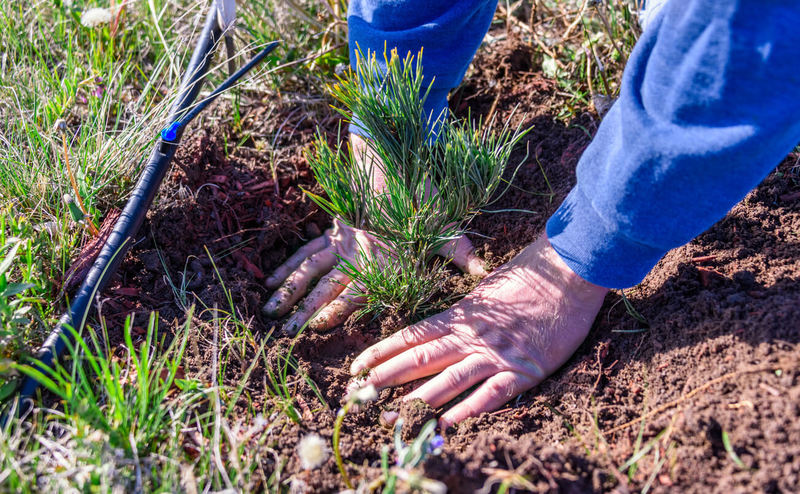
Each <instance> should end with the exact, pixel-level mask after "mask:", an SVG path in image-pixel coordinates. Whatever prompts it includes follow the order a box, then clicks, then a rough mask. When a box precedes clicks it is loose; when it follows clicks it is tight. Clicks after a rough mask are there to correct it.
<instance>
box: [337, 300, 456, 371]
mask: <svg viewBox="0 0 800 494" xmlns="http://www.w3.org/2000/svg"><path fill="white" fill-rule="evenodd" d="M447 314H448V312H442V313H440V314H437V315H435V316H433V317H429V318H428V319H425V320H424V321H422V322H419V323H417V324H414V325H413V326H408V327H407V328H404V329H402V330H400V331H398V332H397V333H395V334H393V335H392V336H390V337H388V338H386V339H385V340H382V341H379V342H378V343H376V344H374V345H372V346H371V347H369V348H367V349H366V350H364V351H363V352H361V354H360V355H359V356H358V357H356V358H355V360H353V363H352V364H350V373H351V374H352V375H356V374H358V373H359V372H361V371H362V370H364V369H367V368H372V367H375V366H376V365H378V364H380V363H382V362H385V361H386V360H388V359H390V358H392V357H394V356H395V355H398V354H399V353H402V352H403V351H405V350H408V349H409V348H411V347H414V346H417V345H421V344H422V343H426V342H428V341H431V340H435V339H436V338H440V337H442V336H444V335H446V334H448V333H449V332H450V330H449V328H448V325H447V323H446V316H447Z"/></svg>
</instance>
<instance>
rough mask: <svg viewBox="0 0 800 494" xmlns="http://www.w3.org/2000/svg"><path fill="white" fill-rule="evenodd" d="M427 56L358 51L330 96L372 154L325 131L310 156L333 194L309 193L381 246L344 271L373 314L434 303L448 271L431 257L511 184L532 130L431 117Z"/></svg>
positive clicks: (345, 266) (318, 175)
mask: <svg viewBox="0 0 800 494" xmlns="http://www.w3.org/2000/svg"><path fill="white" fill-rule="evenodd" d="M421 60H422V53H420V54H419V56H416V57H414V56H412V55H411V54H409V55H407V56H406V57H405V58H400V57H399V56H398V54H397V53H396V52H394V51H393V52H391V53H389V54H384V64H385V70H382V69H381V67H380V65H379V64H378V62H377V59H376V56H375V54H374V53H367V55H366V56H365V55H364V54H363V53H360V52H359V54H358V58H357V61H356V69H355V71H352V70H351V71H349V72H348V73H347V74H345V75H344V76H343V77H341V78H339V81H338V83H337V84H335V85H334V86H332V88H331V94H332V96H333V98H334V99H335V100H336V102H337V103H338V104H339V105H340V106H338V107H336V110H337V111H338V112H339V113H340V114H342V115H343V116H344V117H345V118H346V119H350V118H352V120H353V121H354V122H356V125H357V126H358V128H359V129H360V130H362V131H363V132H364V133H365V134H367V135H369V136H370V138H369V139H368V140H367V147H368V149H367V151H365V152H363V153H361V154H360V155H356V152H355V151H353V149H352V148H351V147H350V146H347V147H346V149H344V148H343V147H342V146H341V145H338V146H337V147H335V148H334V147H331V145H330V144H329V143H328V141H327V140H326V139H325V138H324V137H323V136H322V135H321V134H320V135H318V137H317V139H316V142H315V150H314V152H313V153H310V154H309V156H308V159H309V163H310V166H311V168H312V170H313V172H314V175H315V177H316V178H317V181H318V182H319V184H320V185H321V186H322V188H323V190H324V191H325V193H326V197H323V196H320V195H317V194H313V193H311V192H308V191H306V193H307V194H308V195H309V196H310V197H311V198H312V199H313V200H314V201H315V202H316V203H317V204H319V205H320V206H321V207H322V208H323V209H325V210H326V211H327V212H328V213H330V214H331V215H333V216H335V217H336V218H338V219H339V220H340V221H342V222H343V223H345V224H347V225H349V226H351V227H353V228H357V229H361V230H365V231H367V232H368V233H370V234H372V235H373V236H374V237H375V238H376V239H377V240H378V247H377V248H376V249H375V250H374V251H373V252H365V250H364V249H362V251H361V252H360V254H359V255H358V256H357V258H356V262H355V263H353V262H350V261H347V260H343V262H342V266H341V268H340V269H342V271H344V272H345V273H346V274H347V275H348V276H349V277H350V279H351V280H353V282H354V286H355V290H356V291H357V292H358V294H359V295H362V296H363V297H364V298H365V300H366V305H365V308H364V311H366V312H373V311H380V310H382V309H394V310H398V311H404V312H412V313H413V312H417V311H421V310H425V309H426V308H428V307H429V306H430V301H431V299H432V298H433V296H434V295H435V294H436V292H437V291H438V290H439V288H440V286H441V280H442V277H443V274H444V270H445V263H442V262H433V258H434V256H435V255H436V254H437V252H439V251H440V250H441V249H442V248H443V247H444V246H445V245H446V244H447V243H448V242H450V241H452V240H454V239H457V238H458V237H459V236H461V235H463V234H464V232H465V230H466V228H467V226H468V225H469V223H470V221H471V220H472V219H473V218H474V217H475V216H476V215H478V214H480V212H481V211H482V210H483V209H484V208H486V207H487V206H489V205H491V204H492V203H494V202H495V201H496V200H497V199H499V197H500V196H501V195H502V194H503V193H504V192H505V190H506V189H507V188H508V185H509V184H510V181H509V182H506V181H505V180H504V178H503V174H504V172H505V169H506V163H507V161H508V159H509V156H510V155H511V151H512V149H513V148H514V146H515V145H516V144H517V143H518V142H519V140H520V139H521V138H522V137H523V136H524V134H525V131H523V130H521V128H520V127H518V128H516V129H512V128H510V127H509V126H508V124H506V125H504V126H503V127H502V130H501V131H500V132H499V133H497V134H494V133H492V132H491V131H490V130H488V129H489V128H491V127H492V125H487V126H483V125H482V122H481V121H480V120H479V119H478V120H474V119H471V118H466V119H463V120H455V119H453V118H447V117H448V116H449V115H448V111H447V110H445V111H443V112H442V113H441V114H439V115H434V114H432V113H431V114H428V113H426V111H425V106H424V105H425V101H426V99H427V97H428V94H429V92H430V88H431V83H429V82H427V81H425V80H424V78H423V73H422V62H421ZM373 156H374V159H373V158H372V157H373ZM377 175H381V176H383V177H384V179H385V185H384V186H383V187H382V188H381V189H380V190H377V189H376V188H375V187H373V185H372V181H373V178H374V177H375V176H377ZM362 247H363V246H362Z"/></svg>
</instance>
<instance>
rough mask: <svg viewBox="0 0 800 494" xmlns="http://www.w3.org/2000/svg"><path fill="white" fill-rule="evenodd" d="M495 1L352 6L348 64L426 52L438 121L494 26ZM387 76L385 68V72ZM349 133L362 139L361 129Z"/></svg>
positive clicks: (387, 0) (397, 0)
mask: <svg viewBox="0 0 800 494" xmlns="http://www.w3.org/2000/svg"><path fill="white" fill-rule="evenodd" d="M496 7H497V0H455V1H454V0H351V1H350V5H349V8H348V12H347V26H348V32H349V44H350V60H351V63H353V62H354V61H355V60H356V57H355V51H356V50H357V49H360V50H361V51H362V52H363V53H365V54H366V53H367V50H369V51H371V52H374V53H376V54H377V60H378V62H379V63H381V65H383V63H382V62H381V59H382V57H381V56H382V55H383V53H384V49H386V50H388V51H390V50H392V49H395V48H396V49H397V52H398V54H399V55H400V56H401V57H404V56H405V55H406V54H407V53H409V52H410V53H411V54H412V55H414V56H416V55H417V54H418V53H419V51H420V49H421V48H422V49H424V50H423V57H422V61H423V64H424V66H425V73H424V76H425V80H426V81H430V80H431V79H433V86H432V87H431V91H430V93H429V94H428V99H427V100H426V101H425V111H426V112H428V113H431V112H432V113H433V115H434V116H438V115H439V113H440V112H441V111H442V110H443V109H444V108H446V107H447V93H448V92H450V90H451V89H453V88H454V87H456V86H458V85H459V83H460V82H461V79H462V78H463V77H464V73H465V72H466V70H467V67H468V66H469V63H470V61H472V57H473V56H474V55H475V51H477V49H478V47H479V46H480V44H481V41H482V40H483V36H484V35H485V34H486V31H487V30H488V29H489V25H490V24H491V22H492V17H493V16H494V11H495V8H496ZM381 68H382V69H384V70H385V68H386V67H383V66H382V67H381ZM350 131H351V132H354V133H356V134H361V135H363V132H362V131H361V129H359V128H358V126H357V125H351V126H350Z"/></svg>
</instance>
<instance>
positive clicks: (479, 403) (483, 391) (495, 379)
mask: <svg viewBox="0 0 800 494" xmlns="http://www.w3.org/2000/svg"><path fill="white" fill-rule="evenodd" d="M536 384H537V383H536V382H534V381H533V380H531V379H530V378H526V377H523V376H521V375H519V374H515V373H514V372H511V371H503V372H500V373H498V374H495V375H494V376H492V377H490V378H489V379H487V380H486V382H484V383H483V384H482V385H481V386H480V387H479V388H478V389H476V390H475V391H474V392H473V393H472V394H471V395H469V396H468V397H467V398H466V399H465V400H464V401H462V402H461V403H459V404H458V405H456V406H454V407H453V408H451V409H450V410H448V411H447V413H445V414H444V415H442V418H441V419H439V424H440V425H441V426H442V427H443V428H447V427H449V426H451V425H453V424H455V423H457V422H460V421H462V420H464V419H467V418H469V417H477V416H478V415H480V414H482V413H483V412H491V411H494V410H497V409H498V408H500V407H501V406H503V405H504V404H505V403H507V402H508V401H509V400H511V399H512V398H514V397H515V396H517V395H519V394H520V393H522V392H524V391H527V390H528V389H530V388H532V387H533V386H534V385H536Z"/></svg>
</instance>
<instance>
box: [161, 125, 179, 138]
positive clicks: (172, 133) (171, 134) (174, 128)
mask: <svg viewBox="0 0 800 494" xmlns="http://www.w3.org/2000/svg"><path fill="white" fill-rule="evenodd" d="M180 127H181V122H180V120H176V121H175V122H172V123H171V124H170V125H169V127H167V128H165V129H162V130H161V139H163V140H165V141H167V142H172V141H174V140H175V139H176V138H177V137H178V129H179V128H180Z"/></svg>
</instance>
